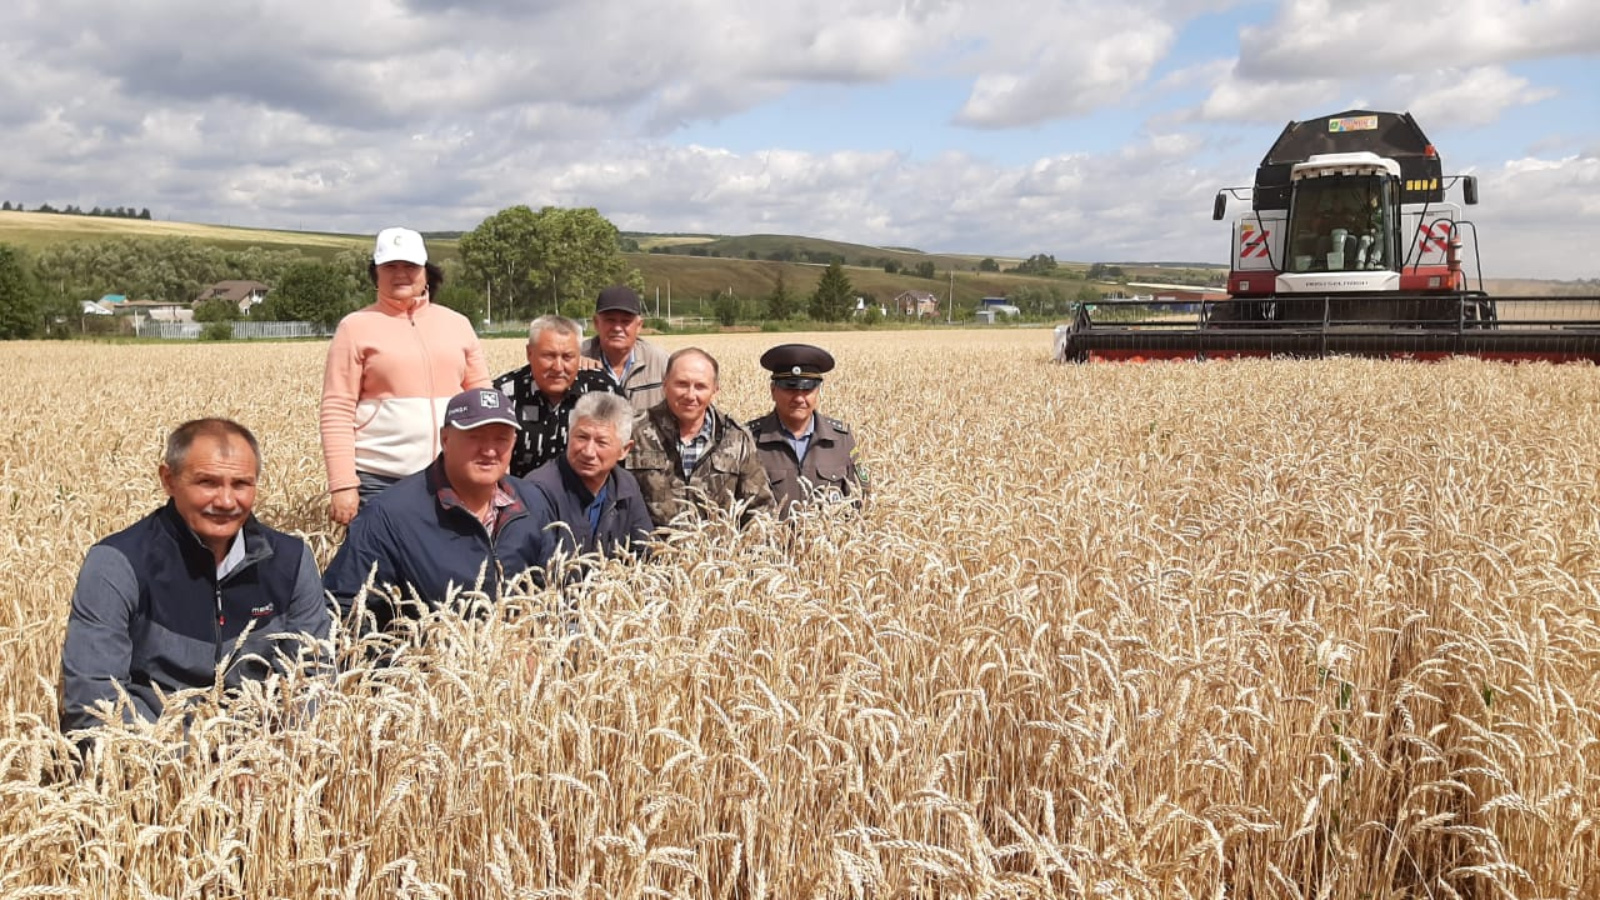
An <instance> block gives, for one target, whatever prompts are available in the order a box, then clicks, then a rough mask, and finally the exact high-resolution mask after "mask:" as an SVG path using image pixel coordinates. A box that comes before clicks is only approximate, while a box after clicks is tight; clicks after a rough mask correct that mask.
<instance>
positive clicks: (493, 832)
mask: <svg viewBox="0 0 1600 900" xmlns="http://www.w3.org/2000/svg"><path fill="white" fill-rule="evenodd" d="M791 339H800V340H807V339H810V340H815V341H818V342H821V343H823V344H824V345H825V346H827V347H828V348H829V349H830V350H832V351H833V353H834V354H835V356H836V357H837V358H838V359H839V368H838V369H837V370H836V374H835V375H834V376H833V377H830V379H829V381H828V384H827V385H826V386H825V387H824V393H823V408H824V410H825V411H827V412H829V413H831V414H834V415H837V416H839V417H841V418H844V419H845V420H847V421H849V422H850V423H852V424H853V425H854V426H855V430H856V433H857V435H858V436H859V439H860V445H861V451H862V456H863V458H864V460H865V461H866V463H867V465H868V466H869V469H870V472H871V475H872V484H873V501H872V503H871V505H870V507H869V508H868V510H867V512H866V513H865V515H864V516H861V517H859V518H852V517H850V516H847V515H839V514H838V511H834V512H833V513H828V512H824V511H819V512H817V513H815V514H813V515H811V516H808V517H803V518H802V519H801V520H800V521H798V522H797V523H796V524H795V525H794V527H793V528H792V529H779V528H775V527H772V526H769V525H762V526H760V527H757V528H755V529H752V530H749V531H746V532H743V533H736V532H732V531H730V530H728V529H726V528H721V527H715V526H708V527H706V528H704V529H702V530H700V531H697V532H693V533H689V534H686V535H684V536H682V537H681V538H680V539H678V540H677V541H675V542H674V543H673V544H672V545H671V546H669V547H666V548H664V549H663V550H662V551H661V553H660V555H659V556H658V558H657V559H656V560H655V561H654V562H653V563H652V564H649V565H638V564H611V565H608V566H606V567H604V568H603V569H602V570H601V571H599V572H598V573H596V575H595V576H594V577H593V578H592V580H591V581H590V582H588V584H587V586H586V587H584V588H582V589H580V590H578V591H577V592H575V593H574V594H572V595H571V596H570V599H571V600H573V601H575V602H576V604H577V606H578V608H579V610H580V611H581V612H580V621H579V625H580V628H581V631H582V635H583V637H582V638H581V640H580V639H573V638H571V637H568V636H567V634H566V631H565V630H564V629H562V628H560V627H557V626H554V625H552V624H551V623H550V622H549V621H548V620H547V619H546V618H544V615H543V614H544V613H545V612H546V611H548V609H550V608H551V606H552V605H553V604H554V603H556V602H557V598H556V597H554V596H553V595H552V594H551V593H549V592H546V591H539V590H521V591H517V592H515V593H514V594H513V595H511V596H508V597H504V598H501V599H500V601H499V605H498V607H497V608H498V609H500V610H501V611H502V612H503V615H501V616H496V617H492V618H491V619H490V620H489V621H485V622H479V623H476V624H470V625H469V624H465V623H464V622H463V621H462V620H461V619H459V618H458V617H453V616H450V615H445V616H442V617H440V618H439V619H438V620H437V621H433V622H430V623H428V625H427V630H428V632H429V640H428V641H427V643H426V644H425V645H419V646H417V647H415V648H412V649H411V650H409V651H408V652H407V653H406V654H404V655H403V656H402V658H401V660H400V661H399V662H398V663H397V664H396V665H395V666H393V667H391V668H389V669H385V670H381V671H375V670H368V669H365V668H362V667H360V666H357V667H353V668H351V669H349V670H347V671H346V672H344V673H343V674H342V675H341V676H340V677H339V679H338V680H337V681H316V680H309V681H308V680H305V679H297V680H295V679H291V680H285V681H276V682H273V683H270V684H269V685H267V686H265V688H264V689H262V690H260V691H256V692H253V693H251V694H249V695H247V696H245V697H243V698H240V699H238V700H236V701H234V702H232V704H231V705H230V706H228V707H227V708H226V709H221V708H218V707H216V706H215V705H214V704H212V703H211V702H210V701H202V702H201V704H200V705H199V707H197V712H196V718H195V722H194V725H193V727H192V728H191V730H190V731H189V733H188V736H187V737H184V735H183V733H182V730H181V728H180V727H179V723H178V721H177V719H176V718H173V717H169V718H167V719H165V720H163V721H162V722H161V723H158V724H157V725H155V726H153V727H148V728H133V729H121V728H117V729H111V730H110V731H108V732H107V734H106V737H105V741H106V745H105V748H104V753H103V754H102V756H101V758H100V759H99V761H98V763H97V764H96V765H95V766H93V767H91V768H90V769H89V770H88V771H86V772H85V773H84V774H82V775H81V776H77V775H73V774H71V772H70V767H69V766H68V765H67V764H66V760H67V759H68V755H69V754H68V750H67V747H66V746H65V743H64V742H63V740H62V739H61V738H60V737H59V736H58V735H56V734H55V733H54V729H53V728H52V727H51V724H50V723H51V722H53V720H54V715H55V713H54V703H55V669H56V665H57V653H58V648H59V646H60V642H61V637H62V631H63V627H64V622H65V615H66V598H67V597H68V596H69V594H70V592H71V586H72V583H73V579H74V576H75V572H76V569H77V566H78V564H79V561H80V560H81V558H82V555H83V552H84V550H85V549H86V547H87V546H88V545H89V544H90V543H91V542H92V541H93V540H95V539H96V538H97V537H98V536H101V535H104V534H107V533H109V532H111V531H113V530H115V529H117V528H120V527H122V526H124V525H126V524H127V523H128V522H130V521H132V520H133V519H134V518H136V517H137V516H139V515H140V514H142V513H144V512H145V511H147V510H148V509H150V508H152V507H153V506H154V505H155V504H156V503H157V501H158V500H159V494H158V488H157V486H156V480H155V477H154V471H155V466H156V462H157V458H158V455H159V452H160V450H159V448H160V443H161V440H162V438H163V436H164V433H165V431H166V430H167V429H168V428H169V427H170V426H171V425H173V424H175V423H176V422H178V421H181V420H182V419H185V418H188V417H191V416H195V415H200V414H206V413H217V414H224V415H231V416H235V417H237V418H239V419H240V420H242V421H244V422H246V423H247V424H249V425H251V426H253V427H254V428H255V429H256V430H257V432H258V434H259V435H260V436H261V438H262V440H263V443H264V447H265V475H264V479H263V492H262V502H261V504H260V506H259V508H258V512H259V513H260V515H261V516H262V517H263V518H264V519H265V520H267V521H269V522H271V523H274V524H277V525H279V526H280V527H286V528H289V529H293V530H296V531H298V532H300V533H302V534H304V535H305V536H306V537H307V539H308V540H310V541H311V543H312V545H313V547H314V549H315V551H316V553H317V554H318V557H319V559H322V560H325V559H326V558H327V557H328V555H329V554H330V553H331V551H332V548H333V546H334V544H335V542H336V540H337V535H336V534H335V533H334V532H333V531H332V530H331V529H330V528H329V527H328V526H327V523H326V519H325V518H324V516H323V507H324V504H325V499H324V497H323V495H322V493H321V489H322V476H321V462H320V455H319V453H318V449H317V441H316V401H317V390H318V384H319V383H320V378H319V375H320V366H321V353H322V347H321V346H319V345H316V344H279V345H263V346H237V345H235V346H228V345H220V346H219V345H212V346H194V345H185V346H147V345H141V346H106V345H101V346H87V345H46V344H15V345H11V346H10V347H9V348H8V354H9V355H8V359H9V360H11V362H12V367H11V377H10V378H9V379H8V380H7V382H6V385H5V386H4V387H3V388H0V396H3V397H4V400H5V402H6V408H8V409H13V410H22V409H47V410H57V411H70V415H69V414H68V413H67V412H63V413H61V414H60V415H59V416H56V417H53V418H51V419H50V420H48V421H49V422H50V423H54V424H48V425H45V426H41V424H40V421H39V420H38V418H37V417H32V416H22V415H18V416H13V417H11V418H10V419H9V420H8V421H7V422H6V423H4V424H0V448H3V451H4V453H3V456H0V458H3V459H4V460H5V462H4V463H3V467H0V534H3V535H5V538H4V540H3V541H0V590H3V593H0V596H3V597H4V598H5V599H4V602H0V670H3V671H5V672H7V673H8V675H9V677H8V678H7V679H6V680H5V682H4V683H3V685H0V709H3V710H4V712H3V713H0V795H3V796H4V801H3V802H0V895H3V896H16V897H23V896H92V897H111V896H116V897H121V896H174V897H175V896H239V897H314V896H346V897H359V898H378V897H416V898H421V897H486V898H499V897H572V898H579V897H583V898H589V897H647V896H648V897H694V898H701V897H704V898H728V897H749V898H755V897H785V898H787V897H980V896H993V897H1074V898H1089V897H1101V896H1106V897H1132V898H1180V897H1223V896H1228V897H1253V898H1268V897H1270V898H1304V900H1312V898H1341V900H1342V898H1350V900H1355V898H1417V900H1421V898H1432V897H1441V898H1442V897H1471V898H1489V897H1524V898H1536V897H1537V898H1543V897H1550V898H1555V897H1562V898H1566V897H1574V898H1575V897H1590V896H1597V895H1600V864H1597V860H1600V829H1596V827H1595V825H1594V823H1595V821H1596V819H1597V809H1596V805H1597V803H1600V800H1597V798H1600V712H1597V710H1600V679H1597V678H1596V676H1595V673H1596V672H1597V671H1600V617H1597V616H1596V609H1597V602H1600V596H1597V594H1596V587H1595V586H1596V585H1597V584H1600V501H1597V498H1596V495H1595V489H1594V486H1595V484H1596V483H1600V445H1597V444H1596V442H1595V441H1594V440H1593V435H1594V434H1596V433H1600V399H1597V397H1596V394H1595V391H1594V390H1593V378H1594V370H1593V369H1592V368H1591V367H1586V366H1571V367H1560V368H1557V367H1550V366H1545V365H1527V366H1504V365H1495V364H1487V363H1481V362H1476V361H1472V360H1457V361H1452V362H1449V363H1443V364H1435V365H1424V364H1404V363H1380V362H1369V361H1362V360H1327V361H1319V362H1309V363H1297V362H1287V361H1262V360H1254V361H1239V362H1233V363H1209V364H1162V365H1149V366H1093V367H1067V366H1056V365H1053V364H1051V363H1049V362H1048V361H1047V357H1048V353H1049V338H1048V335H1046V334H1044V333H1043V332H1039V331H1032V332H1028V331H1012V330H993V331H981V332H974V331H968V332H958V331H922V332H896V333H889V334H845V333H839V334H825V335H814V336H790V335H786V336H784V337H782V338H777V339H775V338H771V337H767V336H761V335H726V336H710V335H703V336H695V337H692V338H688V337H677V336H667V337H663V338H662V339H661V342H662V343H663V344H665V345H666V346H667V347H668V348H676V347H680V346H683V345H685V344H688V343H691V342H692V343H694V344H697V345H701V346H704V347H706V348H708V349H709V350H711V352H713V353H715V354H716V355H717V356H718V357H719V358H720V360H721V361H722V362H723V370H722V371H723V388H724V392H723V396H722V397H721V398H720V400H719V403H721V404H722V405H723V406H724V407H726V408H727V409H729V410H730V411H733V412H735V413H736V414H738V415H740V416H753V415H755V414H757V413H759V412H761V411H762V410H763V409H764V408H765V406H766V405H767V404H768V402H769V400H768V398H767V395H766V387H765V381H764V378H763V374H764V373H762V372H761V371H760V370H759V369H758V368H757V366H756V362H755V361H756V358H757V357H758V356H759V354H760V352H761V351H762V350H763V349H765V348H766V347H767V346H770V344H771V343H773V342H776V341H777V340H791ZM486 352H487V354H488V356H489V358H490V361H491V366H490V367H491V369H493V370H495V371H500V370H503V369H507V368H511V367H512V366H514V365H516V364H518V361H519V358H520V355H521V341H520V340H516V339H506V340H495V341H491V342H489V343H488V345H487V346H486ZM85 372H96V373H103V374H101V375H99V376H97V378H98V382H95V383H91V384H89V385H87V386H86V382H85V380H84V378H83V373H85ZM240 372H249V373H251V376H250V377H249V378H240V377H237V375H238V373H240ZM174 373H182V374H181V376H180V375H175V374H174ZM69 421H70V422H79V423H92V424H91V425H90V426H89V427H70V431H69V430H68V427H64V426H65V423H67V422H69ZM307 696H314V697H315V698H316V699H317V701H318V704H319V708H320V712H319V713H318V715H317V716H316V717H315V718H314V719H312V720H311V721H309V722H307V723H305V724H303V725H301V726H295V727H285V726H283V725H282V724H281V721H280V720H281V716H280V715H279V712H280V711H282V710H284V709H287V708H290V707H291V706H292V705H293V704H294V703H295V702H296V700H297V698H304V697H307ZM178 747H187V748H188V750H187V751H186V752H177V751H176V749H175V748H178Z"/></svg>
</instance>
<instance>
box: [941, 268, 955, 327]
mask: <svg viewBox="0 0 1600 900" xmlns="http://www.w3.org/2000/svg"><path fill="white" fill-rule="evenodd" d="M955 314H956V267H955V266H951V267H950V290H949V292H948V293H947V294H946V295H945V298H944V323H945V324H946V325H949V324H950V323H952V322H954V321H955Z"/></svg>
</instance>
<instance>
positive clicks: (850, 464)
mask: <svg viewBox="0 0 1600 900" xmlns="http://www.w3.org/2000/svg"><path fill="white" fill-rule="evenodd" d="M811 423H812V425H811V440H810V446H808V447H807V448H806V453H805V458H804V459H797V458H796V455H795V451H794V447H793V444H792V443H791V441H792V440H793V438H792V436H791V435H790V434H789V432H788V429H786V428H784V427H783V422H782V421H780V420H779V419H778V414H777V413H776V412H770V413H767V414H766V415H764V416H762V417H761V418H759V419H754V420H752V421H751V422H750V424H749V426H748V427H749V429H750V433H751V435H753V436H754V437H755V440H756V453H757V455H758V456H760V458H761V465H762V467H763V468H765V469H766V470H767V479H768V480H769V481H770V482H771V483H772V495H773V497H774V498H775V499H776V501H777V504H778V509H779V511H780V513H781V514H784V515H787V514H788V511H789V506H790V505H792V504H795V503H799V502H801V501H803V500H809V499H811V498H812V497H813V496H819V495H820V497H821V498H823V499H827V500H835V501H837V500H840V499H844V498H846V497H848V498H850V499H851V500H853V501H854V502H855V503H856V505H857V506H860V504H861V501H862V499H863V498H864V496H865V493H866V479H864V478H863V477H862V473H861V470H860V468H859V467H858V466H857V465H856V460H855V450H856V439H855V436H854V435H852V434H851V433H850V426H848V425H846V424H845V423H843V422H841V421H839V420H838V419H834V418H830V417H828V416H824V415H821V414H816V413H813V414H812V418H811Z"/></svg>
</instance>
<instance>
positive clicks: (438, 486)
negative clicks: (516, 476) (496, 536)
mask: <svg viewBox="0 0 1600 900" xmlns="http://www.w3.org/2000/svg"><path fill="white" fill-rule="evenodd" d="M427 473H428V474H427V478H428V493H429V494H432V495H433V499H434V502H436V503H438V504H439V508H440V509H444V510H451V509H459V510H461V511H462V512H463V513H466V514H467V515H468V516H472V518H473V520H474V521H476V520H477V518H478V517H477V516H474V515H472V511H471V510H469V509H467V507H466V505H465V504H463V503H462V502H461V496H460V495H459V494H457V493H456V490H455V488H453V487H451V486H450V478H449V476H447V475H446V474H445V471H444V454H443V453H441V454H439V455H438V456H436V457H434V460H433V464H432V465H430V466H428V468H427ZM497 485H498V487H499V488H500V490H502V491H504V492H505V493H506V494H507V495H509V496H510V497H511V501H512V502H511V505H510V506H507V507H506V508H505V509H504V511H503V512H502V519H501V521H502V522H503V521H507V520H509V519H511V518H515V517H516V516H519V515H521V514H523V513H525V512H527V511H528V507H527V505H526V504H524V503H523V502H522V493H521V492H520V491H518V490H517V489H516V488H514V487H512V486H511V480H510V479H509V478H507V477H505V476H504V475H502V476H501V477H500V481H499V482H497Z"/></svg>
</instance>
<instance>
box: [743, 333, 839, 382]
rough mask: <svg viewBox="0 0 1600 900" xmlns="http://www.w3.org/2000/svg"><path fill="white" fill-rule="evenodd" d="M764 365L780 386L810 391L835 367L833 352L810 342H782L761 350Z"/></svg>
mask: <svg viewBox="0 0 1600 900" xmlns="http://www.w3.org/2000/svg"><path fill="white" fill-rule="evenodd" d="M761 368H763V369H766V370H767V371H769V372H771V373H772V383H773V385H775V386H777V387H781V388H789V389H790V390H795V391H809V390H811V389H812V388H814V387H817V386H818V385H820V384H822V376H823V375H824V374H825V373H827V372H831V371H833V355H832V354H830V353H829V352H828V351H826V350H824V349H822V348H821V347H813V346H811V345H810V344H779V345H778V346H776V347H773V348H772V349H771V350H768V351H767V352H765V353H763V354H761Z"/></svg>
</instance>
